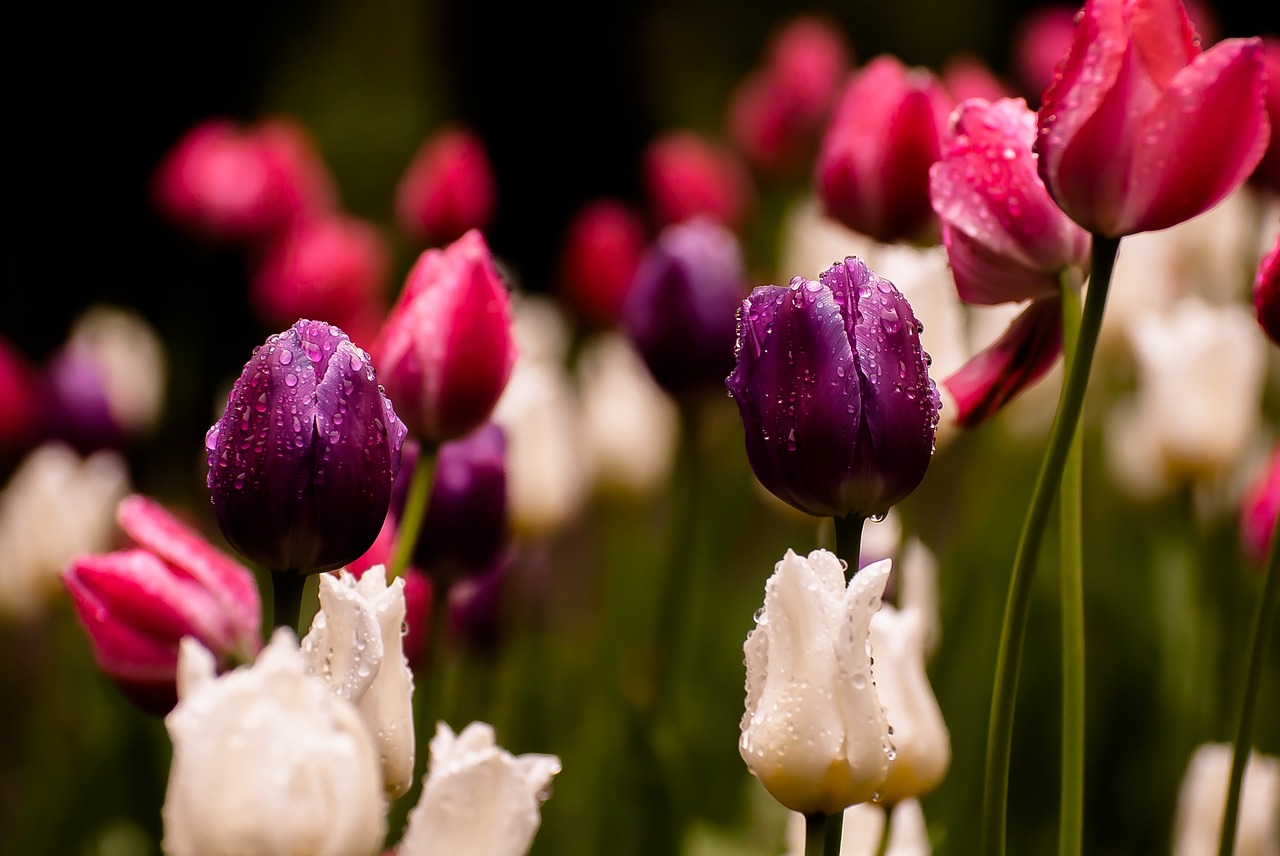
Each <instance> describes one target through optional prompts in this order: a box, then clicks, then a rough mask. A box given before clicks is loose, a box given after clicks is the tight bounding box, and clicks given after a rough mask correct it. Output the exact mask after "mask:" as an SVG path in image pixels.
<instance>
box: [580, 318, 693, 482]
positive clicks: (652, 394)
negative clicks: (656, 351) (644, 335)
mask: <svg viewBox="0 0 1280 856" xmlns="http://www.w3.org/2000/svg"><path fill="white" fill-rule="evenodd" d="M577 374H578V388H579V392H580V395H581V400H582V425H583V433H584V435H585V436H584V439H585V441H586V453H587V456H588V458H589V459H590V461H591V463H590V465H589V466H590V469H591V471H592V472H593V473H594V474H595V478H596V481H597V483H599V484H601V485H602V486H603V487H606V488H611V489H619V490H622V491H624V492H627V493H632V494H645V493H648V492H649V491H652V490H654V489H655V488H657V487H659V486H660V485H662V484H663V483H665V481H666V480H667V477H668V475H670V473H671V465H672V461H673V459H674V457H675V446H676V433H677V431H678V429H679V427H680V421H679V420H680V415H679V412H678V410H677V409H676V404H675V401H673V400H672V398H671V396H669V395H668V394H667V393H666V392H665V391H664V390H663V389H662V387H660V386H658V384H657V383H655V382H654V380H653V375H652V374H650V373H649V369H648V367H647V366H646V365H645V363H644V360H643V359H641V358H640V355H639V353H637V352H636V350H635V347H634V346H633V345H632V344H631V342H630V340H629V339H627V338H626V337H625V336H623V335H621V334H619V333H617V332H606V333H601V334H598V335H597V336H596V337H595V338H593V339H592V340H591V341H589V342H587V343H586V344H585V345H584V346H583V349H582V353H581V354H580V355H579V357H578V366H577Z"/></svg>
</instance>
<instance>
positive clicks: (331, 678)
mask: <svg viewBox="0 0 1280 856" xmlns="http://www.w3.org/2000/svg"><path fill="white" fill-rule="evenodd" d="M404 614H405V605H404V578H403V577H400V578H397V579H395V580H393V581H392V582H391V585H387V576H386V568H385V567H384V566H382V565H374V566H373V567H372V568H370V569H369V570H367V571H365V573H364V575H363V576H361V577H360V580H359V581H357V580H356V578H355V577H354V576H352V575H351V574H349V573H347V572H346V571H345V570H344V571H340V572H339V573H338V574H336V575H335V574H322V575H321V577H320V611H319V612H317V613H316V616H315V618H314V620H313V621H312V623H311V630H310V632H309V633H307V636H306V638H305V639H303V640H302V652H303V655H304V656H305V657H306V658H307V661H308V665H309V667H310V668H311V670H312V672H314V673H315V674H318V675H320V676H321V677H322V678H324V680H325V682H326V683H327V684H328V685H329V688H330V690H332V691H333V692H334V693H335V694H337V695H339V696H341V697H342V698H344V699H346V700H347V701H350V702H351V703H352V704H354V705H356V707H357V708H358V709H359V711H360V715H361V716H363V717H364V720H365V722H366V724H367V725H368V727H369V731H370V733H371V734H372V735H373V737H374V739H375V740H376V742H377V744H378V751H379V754H380V756H381V759H382V773H383V777H384V779H385V784H386V790H387V796H388V797H389V798H391V799H395V798H396V797H398V796H400V795H401V794H403V793H405V792H406V791H408V790H409V786H410V785H412V784H413V756H414V734H413V675H412V673H411V672H410V671H409V662H408V660H407V659H406V658H405V655H404V640H403V635H402V632H401V631H402V628H403V625H404Z"/></svg>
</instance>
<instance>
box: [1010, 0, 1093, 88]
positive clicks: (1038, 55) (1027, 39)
mask: <svg viewBox="0 0 1280 856" xmlns="http://www.w3.org/2000/svg"><path fill="white" fill-rule="evenodd" d="M1078 8H1079V7H1078V6H1076V5H1075V4H1073V3H1061V4H1056V5H1052V6H1042V7H1040V8H1039V9H1036V10H1034V11H1032V12H1029V13H1027V15H1026V16H1025V17H1023V18H1022V20H1021V21H1019V22H1018V27H1017V30H1016V31H1015V33H1014V37H1013V66H1014V69H1015V72H1016V74H1017V77H1018V82H1019V83H1021V84H1022V89H1023V91H1025V92H1026V94H1027V95H1028V96H1029V97H1030V98H1032V103H1035V104H1038V103H1039V102H1040V99H1041V97H1042V96H1043V95H1044V91H1045V90H1046V89H1048V88H1049V84H1050V83H1053V73H1054V71H1055V70H1056V69H1057V68H1058V63H1060V62H1062V60H1063V59H1064V58H1065V57H1066V55H1067V49H1068V48H1070V47H1071V36H1072V35H1073V34H1074V33H1075V16H1076V11H1077V9H1078Z"/></svg>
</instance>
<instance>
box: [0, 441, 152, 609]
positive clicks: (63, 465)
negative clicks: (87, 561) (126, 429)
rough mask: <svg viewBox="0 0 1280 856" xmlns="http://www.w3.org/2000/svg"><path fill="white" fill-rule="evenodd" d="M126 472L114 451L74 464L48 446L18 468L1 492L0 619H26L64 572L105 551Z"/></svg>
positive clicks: (67, 452)
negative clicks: (83, 556)
mask: <svg viewBox="0 0 1280 856" xmlns="http://www.w3.org/2000/svg"><path fill="white" fill-rule="evenodd" d="M128 492H129V470H128V467H127V466H126V465H125V462H124V459H123V458H121V457H120V455H118V454H116V453H115V452H110V451H101V452H95V453H94V454H92V455H90V456H89V457H88V458H81V457H80V456H79V455H77V454H76V453H75V452H74V451H73V450H72V449H71V448H70V447H69V446H65V445H63V444H61V443H55V442H50V443H46V444H45V445H43V446H40V447H39V448H37V449H35V450H34V451H33V452H31V453H30V454H29V455H27V457H26V458H25V459H24V460H23V461H22V463H21V464H19V465H18V468H17V469H16V470H15V471H14V473H13V475H12V477H11V478H10V479H9V484H8V485H7V486H6V487H5V489H4V491H3V492H0V556H4V562H3V563H2V564H0V616H4V615H12V616H17V617H23V616H30V615H33V614H35V613H36V612H38V611H39V610H40V608H41V606H42V605H43V604H44V603H46V602H48V600H49V598H51V597H54V596H56V595H57V594H59V593H60V592H61V590H62V586H61V583H60V578H61V574H62V571H63V569H64V568H65V567H66V566H67V563H69V562H70V561H71V560H72V559H73V558H75V557H76V556H78V555H81V554H83V553H101V552H106V551H107V550H110V549H111V547H112V546H113V540H114V538H115V534H116V521H115V515H116V505H117V504H118V503H119V502H120V500H122V499H124V497H125V495H126V494H127V493H128Z"/></svg>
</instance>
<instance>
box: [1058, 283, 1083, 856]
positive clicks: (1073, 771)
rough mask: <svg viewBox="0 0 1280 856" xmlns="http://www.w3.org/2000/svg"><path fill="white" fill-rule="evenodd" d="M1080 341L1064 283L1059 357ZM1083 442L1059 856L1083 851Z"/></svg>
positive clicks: (1071, 516) (1069, 505) (1066, 535)
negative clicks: (1060, 352) (1060, 353)
mask: <svg viewBox="0 0 1280 856" xmlns="http://www.w3.org/2000/svg"><path fill="white" fill-rule="evenodd" d="M1079 337H1080V292H1079V291H1078V290H1077V289H1076V287H1075V285H1074V284H1073V283H1071V282H1069V281H1067V280H1066V279H1065V277H1064V280H1063V287H1062V355H1063V359H1064V360H1066V361H1067V362H1068V363H1069V362H1071V360H1072V359H1073V358H1074V356H1075V352H1076V346H1077V340H1078V339H1079ZM1083 496H1084V441H1083V439H1082V437H1081V434H1080V432H1079V431H1077V432H1076V434H1075V437H1074V438H1073V439H1072V441H1071V447H1070V448H1069V449H1068V451H1067V461H1066V468H1065V469H1064V470H1063V472H1062V486H1061V488H1060V490H1059V496H1058V513H1059V515H1060V520H1061V528H1060V531H1059V535H1058V538H1059V545H1058V546H1059V556H1060V557H1061V568H1060V573H1061V575H1062V580H1061V584H1062V780H1061V785H1060V787H1061V790H1060V793H1059V796H1058V799H1059V803H1058V854H1059V856H1079V854H1080V853H1081V850H1082V848H1083V846H1084V841H1083V838H1084V744H1085V708H1084V693H1085V678H1084V674H1085V644H1084V519H1083V518H1084V513H1083V509H1082V501H1083Z"/></svg>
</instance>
